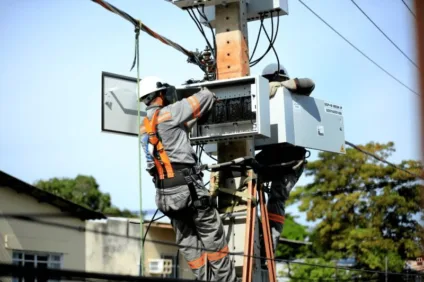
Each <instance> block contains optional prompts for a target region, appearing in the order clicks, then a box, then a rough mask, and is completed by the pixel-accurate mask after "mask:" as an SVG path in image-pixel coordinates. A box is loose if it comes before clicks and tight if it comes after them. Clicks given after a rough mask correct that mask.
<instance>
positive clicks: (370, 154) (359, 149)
mask: <svg viewBox="0 0 424 282" xmlns="http://www.w3.org/2000/svg"><path fill="white" fill-rule="evenodd" d="M345 143H346V145H349V146H350V147H352V148H354V149H355V150H357V151H359V152H361V153H363V154H365V155H368V156H370V157H373V158H374V159H376V160H378V161H380V162H383V163H385V164H387V165H389V166H391V167H393V168H395V169H398V170H401V171H403V172H405V173H408V174H409V175H412V176H415V177H417V178H420V179H422V180H424V177H423V176H421V175H418V174H416V173H413V172H411V171H409V170H407V169H404V168H401V167H399V166H397V165H395V164H393V163H391V162H388V161H386V160H385V159H382V158H380V157H378V156H377V155H375V154H373V153H370V152H368V151H365V150H363V149H361V148H359V147H358V146H356V145H355V144H352V143H351V142H349V141H345Z"/></svg>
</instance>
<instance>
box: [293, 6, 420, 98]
mask: <svg viewBox="0 0 424 282" xmlns="http://www.w3.org/2000/svg"><path fill="white" fill-rule="evenodd" d="M299 2H300V3H302V5H303V6H305V7H306V8H307V9H308V10H309V11H310V12H311V13H312V14H314V15H315V16H316V17H317V18H318V19H320V20H321V21H322V22H323V23H324V24H325V25H327V26H328V27H329V28H330V29H331V30H333V31H334V32H335V33H336V34H337V35H338V36H340V37H341V38H342V39H343V40H344V41H346V42H347V43H348V44H349V45H350V46H352V47H353V48H354V49H355V50H356V51H358V52H359V53H360V54H361V55H362V56H364V57H365V58H367V59H368V60H369V61H370V62H371V63H373V64H374V65H375V66H376V67H378V68H379V69H380V70H382V71H383V72H385V73H386V74H387V75H388V76H390V77H391V78H393V79H394V80H396V81H397V82H398V83H399V84H401V85H403V87H405V88H406V89H408V90H409V91H411V92H412V93H414V94H415V95H417V96H421V95H420V94H418V92H416V91H414V90H413V89H411V88H410V87H409V86H407V85H406V84H405V83H403V82H402V81H400V80H399V79H397V78H396V77H395V76H394V75H392V74H391V73H389V72H388V71H387V70H385V69H384V68H383V67H382V66H380V65H379V64H377V63H376V62H375V61H374V60H373V59H371V58H370V57H368V56H367V55H366V54H365V53H364V52H363V51H361V50H360V49H359V48H358V47H356V46H355V45H353V43H352V42H350V41H349V40H348V39H346V37H344V36H343V35H342V34H341V33H340V32H338V31H337V30H336V29H334V28H333V27H332V26H331V25H330V24H329V23H327V22H326V21H325V20H324V19H323V18H321V17H320V16H319V15H318V14H317V13H315V12H314V10H312V9H311V8H310V7H309V6H308V5H306V4H305V3H304V2H303V1H302V0H299Z"/></svg>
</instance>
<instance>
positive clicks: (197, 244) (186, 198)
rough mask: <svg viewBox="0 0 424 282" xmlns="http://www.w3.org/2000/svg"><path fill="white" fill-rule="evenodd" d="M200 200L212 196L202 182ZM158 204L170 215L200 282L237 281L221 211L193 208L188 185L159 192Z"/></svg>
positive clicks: (198, 192) (178, 240)
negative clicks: (220, 214)
mask: <svg viewBox="0 0 424 282" xmlns="http://www.w3.org/2000/svg"><path fill="white" fill-rule="evenodd" d="M195 184H197V185H195V186H196V191H197V195H198V197H199V198H200V197H203V196H209V193H208V190H207V189H206V188H204V187H203V184H202V182H201V180H199V181H198V183H195ZM156 204H157V206H158V208H159V210H160V211H162V212H163V213H164V214H166V215H168V217H169V218H170V219H171V224H172V227H173V229H174V230H175V233H176V243H177V244H178V245H180V252H181V253H182V254H183V255H184V258H185V259H186V260H187V262H188V265H189V266H190V268H191V269H192V270H193V273H194V275H195V276H196V278H197V279H198V280H202V281H229V282H232V281H236V274H235V269H234V265H233V262H232V260H231V258H230V256H229V255H228V254H227V253H226V252H229V249H228V245H227V241H226V237H225V232H224V227H223V224H222V221H221V218H220V216H219V213H218V211H217V210H216V209H215V208H213V207H211V206H205V207H203V208H196V209H193V208H191V205H192V197H191V195H190V191H189V188H188V186H187V185H182V186H176V187H171V188H165V189H160V188H157V189H156Z"/></svg>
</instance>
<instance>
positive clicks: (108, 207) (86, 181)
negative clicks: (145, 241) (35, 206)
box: [34, 175, 137, 217]
mask: <svg viewBox="0 0 424 282" xmlns="http://www.w3.org/2000/svg"><path fill="white" fill-rule="evenodd" d="M34 185H35V186H36V187H37V188H39V189H42V190H44V191H47V192H50V193H52V194H55V195H56V196H59V197H62V198H64V199H66V200H69V201H71V202H74V203H76V204H78V205H81V206H84V207H86V208H89V209H92V210H94V211H98V212H101V213H104V214H106V215H110V216H123V217H136V216H137V215H135V214H132V213H131V212H130V211H129V210H123V211H121V210H120V209H118V208H117V207H114V206H112V201H111V199H110V195H109V194H108V193H103V192H101V191H100V190H99V185H98V184H97V182H96V179H94V177H92V176H86V175H78V176H77V177H76V178H74V179H71V178H52V179H49V180H40V181H38V182H36V183H35V184H34Z"/></svg>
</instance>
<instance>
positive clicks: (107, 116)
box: [101, 72, 146, 135]
mask: <svg viewBox="0 0 424 282" xmlns="http://www.w3.org/2000/svg"><path fill="white" fill-rule="evenodd" d="M137 100H138V99H137V79H135V78H131V77H126V76H122V75H117V74H113V73H108V72H103V73H102V97H101V103H102V108H101V109H102V110H101V113H102V118H101V120H102V131H103V132H110V133H118V134H126V135H138V132H137V130H138V126H137V110H138V109H137V107H138V105H137ZM140 115H141V116H142V117H144V116H146V106H145V105H144V103H140Z"/></svg>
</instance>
